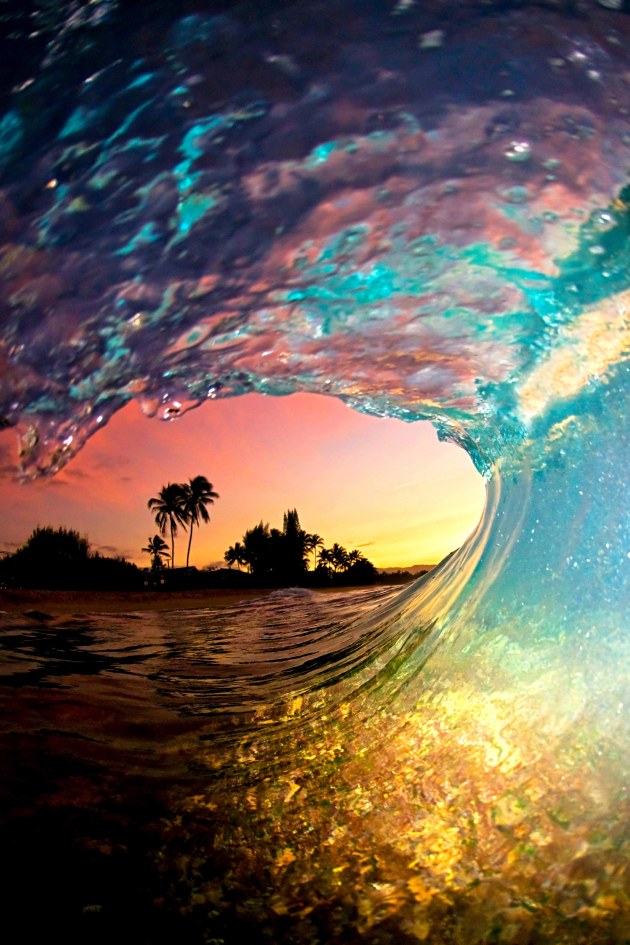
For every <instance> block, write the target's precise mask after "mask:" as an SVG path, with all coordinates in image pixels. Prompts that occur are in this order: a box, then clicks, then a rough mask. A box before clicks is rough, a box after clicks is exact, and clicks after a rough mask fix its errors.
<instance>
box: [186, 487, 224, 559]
mask: <svg viewBox="0 0 630 945" xmlns="http://www.w3.org/2000/svg"><path fill="white" fill-rule="evenodd" d="M181 490H182V495H183V510H184V517H185V521H186V523H187V524H188V525H190V533H189V536H188V550H187V552H186V567H188V563H189V561H190V546H191V545H192V536H193V527H194V526H195V525H199V519H201V521H203V522H209V521H210V515H209V513H208V510H207V508H206V506H207V505H211V504H212V503H214V500H215V499H218V498H219V494H218V492H214V490H213V488H212V483H211V482H208V480H207V479H206V477H205V476H195V477H194V479H191V480H190V481H189V482H186V483H184V484H183V485H182V486H181Z"/></svg>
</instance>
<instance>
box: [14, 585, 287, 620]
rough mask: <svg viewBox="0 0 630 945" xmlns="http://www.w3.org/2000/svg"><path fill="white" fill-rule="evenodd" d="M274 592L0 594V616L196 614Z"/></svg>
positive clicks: (249, 589)
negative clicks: (5, 613) (133, 613)
mask: <svg viewBox="0 0 630 945" xmlns="http://www.w3.org/2000/svg"><path fill="white" fill-rule="evenodd" d="M273 590H274V589H273V588H217V589H216V590H215V589H208V588H202V589H199V588H197V589H192V590H179V591H169V590H162V589H160V590H154V591H144V590H143V591H56V590H31V589H29V590H0V612H2V611H5V612H7V613H22V614H23V613H26V612H28V611H29V610H37V611H41V612H42V613H45V614H49V615H50V616H51V617H62V616H68V615H70V614H88V613H98V614H120V613H128V612H131V611H163V610H196V609H198V608H219V607H230V606H232V605H234V604H238V603H240V602H241V601H247V600H253V599H256V598H259V597H265V596H267V595H268V594H271V593H273Z"/></svg>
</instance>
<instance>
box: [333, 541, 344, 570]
mask: <svg viewBox="0 0 630 945" xmlns="http://www.w3.org/2000/svg"><path fill="white" fill-rule="evenodd" d="M330 563H331V564H332V566H333V568H334V569H335V574H337V572H339V571H343V570H345V568H347V567H348V552H347V551H346V549H345V548H344V547H343V545H339V544H337V542H335V544H334V545H333V546H332V548H331V549H330Z"/></svg>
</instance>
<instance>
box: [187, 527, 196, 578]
mask: <svg viewBox="0 0 630 945" xmlns="http://www.w3.org/2000/svg"><path fill="white" fill-rule="evenodd" d="M194 524H195V523H194V522H193V520H192V519H191V520H190V535H189V536H188V551H187V552H186V568H187V569H188V561H189V559H190V546H191V545H192V532H193V525H194Z"/></svg>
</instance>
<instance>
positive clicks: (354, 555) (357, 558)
mask: <svg viewBox="0 0 630 945" xmlns="http://www.w3.org/2000/svg"><path fill="white" fill-rule="evenodd" d="M365 560H366V559H365V556H364V555H362V554H361V552H360V551H359V550H358V549H357V548H353V549H352V551H349V552H348V554H347V562H348V563H347V565H346V567H348V568H351V567H352V565H353V564H359V562H361V561H365Z"/></svg>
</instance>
